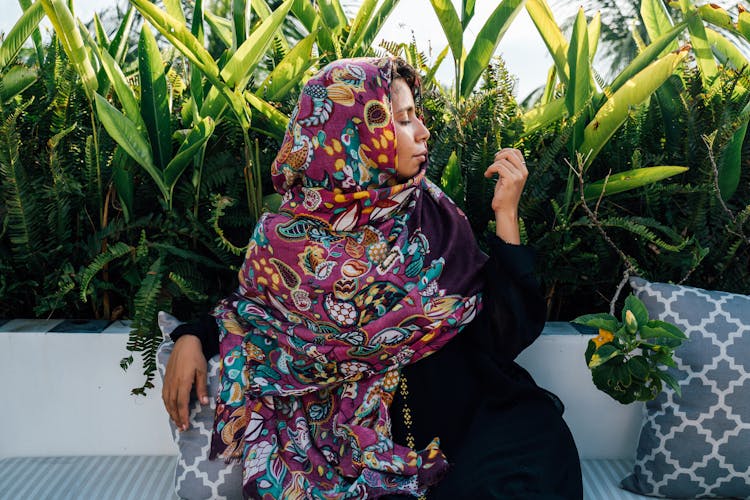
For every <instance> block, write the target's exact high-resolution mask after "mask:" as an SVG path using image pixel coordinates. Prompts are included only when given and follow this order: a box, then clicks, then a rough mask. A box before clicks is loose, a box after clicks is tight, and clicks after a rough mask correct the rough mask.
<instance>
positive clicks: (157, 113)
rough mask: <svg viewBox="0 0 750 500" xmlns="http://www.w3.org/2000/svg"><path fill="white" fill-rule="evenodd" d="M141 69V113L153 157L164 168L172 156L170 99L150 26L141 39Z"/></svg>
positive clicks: (159, 54)
mask: <svg viewBox="0 0 750 500" xmlns="http://www.w3.org/2000/svg"><path fill="white" fill-rule="evenodd" d="M138 63H139V64H138V66H139V68H138V72H139V74H140V80H141V116H142V117H143V122H144V123H145V124H146V132H147V133H148V137H149V140H150V141H151V150H152V151H153V152H154V160H155V163H156V165H157V167H159V168H160V169H164V168H165V167H166V166H167V164H168V163H169V159H170V158H171V157H172V126H171V123H170V120H171V118H170V115H169V105H168V99H167V78H166V76H165V75H164V61H162V58H161V53H160V52H159V46H158V45H157V44H156V38H155V37H154V35H153V33H151V29H150V28H149V27H148V26H144V27H143V29H141V37H140V40H139V42H138Z"/></svg>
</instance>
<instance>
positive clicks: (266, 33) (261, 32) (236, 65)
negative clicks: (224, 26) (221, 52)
mask: <svg viewBox="0 0 750 500" xmlns="http://www.w3.org/2000/svg"><path fill="white" fill-rule="evenodd" d="M292 2H293V0H286V1H285V2H284V3H283V4H281V6H280V7H279V8H278V9H276V10H275V11H274V13H273V14H272V15H271V16H270V17H268V18H267V19H266V20H265V21H263V22H262V23H261V24H260V25H259V26H258V27H257V28H256V29H255V30H253V32H252V34H251V35H250V36H249V37H248V38H247V40H245V42H244V43H243V44H242V45H241V46H240V47H238V48H237V51H236V52H235V53H234V54H233V55H232V57H231V58H230V59H229V61H227V63H226V65H224V67H223V68H222V70H221V77H222V78H223V79H224V81H225V82H226V83H227V85H229V86H230V87H232V88H236V89H244V88H245V86H246V85H247V82H248V81H249V80H250V77H251V76H252V74H253V71H254V70H255V67H256V66H257V65H258V63H259V62H260V61H261V59H262V58H263V56H264V55H265V53H266V50H268V47H269V46H270V45H271V41H272V40H273V34H274V32H275V31H276V30H277V29H278V28H279V26H281V23H283V22H284V18H285V17H286V15H287V13H288V12H289V9H290V8H291V7H292Z"/></svg>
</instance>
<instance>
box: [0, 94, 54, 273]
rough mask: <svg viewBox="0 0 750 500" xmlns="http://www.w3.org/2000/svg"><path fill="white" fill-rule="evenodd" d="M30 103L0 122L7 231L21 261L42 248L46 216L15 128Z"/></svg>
mask: <svg viewBox="0 0 750 500" xmlns="http://www.w3.org/2000/svg"><path fill="white" fill-rule="evenodd" d="M30 104H31V102H26V103H24V104H22V105H21V106H20V107H19V108H17V109H16V110H14V111H13V112H12V113H11V114H10V115H9V116H8V117H7V118H6V119H5V120H4V121H3V123H2V125H0V179H2V184H0V196H2V199H3V201H4V204H5V210H6V215H5V217H6V221H4V222H3V224H4V225H5V224H7V228H8V229H7V232H8V236H9V239H10V243H11V250H12V251H13V253H14V254H15V257H16V259H17V260H18V262H24V263H26V262H29V261H30V259H31V257H32V256H33V255H35V254H36V252H37V251H39V250H40V249H39V247H38V246H37V244H38V243H39V242H40V241H41V235H42V234H43V230H42V227H41V224H40V222H41V221H43V220H44V217H42V216H41V213H40V207H39V205H38V197H37V192H36V190H37V189H38V188H39V186H38V185H37V184H38V182H35V181H34V179H31V178H29V176H28V175H27V173H26V171H25V168H24V166H23V164H22V163H21V158H20V147H21V138H20V135H19V133H18V130H17V129H16V125H17V121H18V118H19V117H20V116H21V114H22V113H23V111H24V110H25V109H26V108H27V107H28V106H29V105H30Z"/></svg>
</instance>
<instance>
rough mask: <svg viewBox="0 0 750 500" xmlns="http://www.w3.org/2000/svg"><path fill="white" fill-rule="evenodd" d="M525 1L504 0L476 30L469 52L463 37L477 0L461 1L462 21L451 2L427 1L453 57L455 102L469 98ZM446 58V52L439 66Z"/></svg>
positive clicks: (439, 59)
mask: <svg viewBox="0 0 750 500" xmlns="http://www.w3.org/2000/svg"><path fill="white" fill-rule="evenodd" d="M524 2H525V0H503V1H502V2H500V3H499V4H498V5H497V7H495V10H494V11H493V12H492V13H491V14H490V16H489V17H488V18H487V21H485V23H484V26H482V28H481V29H480V30H479V32H478V34H477V38H476V40H475V42H474V45H472V47H471V49H469V50H468V52H467V50H466V49H468V47H466V46H465V39H464V33H465V32H466V29H467V28H468V26H469V23H470V22H471V20H472V18H473V17H474V10H475V7H476V0H462V1H461V17H460V18H459V15H458V12H456V9H455V7H454V6H453V2H451V1H450V0H430V3H431V4H432V8H433V9H434V10H435V14H437V17H438V20H439V21H440V25H441V27H442V28H443V33H444V34H445V36H446V38H447V39H448V47H449V48H450V52H451V55H452V57H453V67H454V71H455V75H456V82H455V96H454V99H455V102H456V103H459V102H460V101H461V99H466V98H468V97H469V96H470V95H471V94H472V92H473V91H474V88H475V87H476V85H477V82H479V78H480V77H481V76H482V74H483V73H484V71H485V69H486V68H487V66H488V65H489V63H490V60H491V59H492V57H493V55H494V53H495V49H496V48H497V46H498V44H499V43H500V40H501V39H502V37H503V35H505V32H506V31H507V30H508V27H509V26H510V24H511V23H512V22H513V19H515V17H516V16H517V15H518V13H519V12H520V11H521V8H522V7H523V4H524ZM443 57H445V51H443V52H442V53H441V55H440V56H439V57H438V63H440V62H442V58H443Z"/></svg>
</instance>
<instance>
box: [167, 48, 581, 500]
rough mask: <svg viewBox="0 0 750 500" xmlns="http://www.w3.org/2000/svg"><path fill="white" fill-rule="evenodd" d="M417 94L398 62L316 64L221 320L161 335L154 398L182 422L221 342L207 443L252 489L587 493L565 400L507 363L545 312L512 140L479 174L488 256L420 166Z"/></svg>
mask: <svg viewBox="0 0 750 500" xmlns="http://www.w3.org/2000/svg"><path fill="white" fill-rule="evenodd" d="M418 95H419V78H418V76H417V73H416V72H415V71H414V69H413V68H411V67H410V66H408V65H407V64H406V63H404V62H403V61H401V60H399V59H391V58H383V59H351V60H341V61H337V62H334V63H332V64H330V65H328V66H327V67H325V68H324V69H323V70H321V71H320V72H319V73H318V74H317V75H316V76H314V77H313V78H312V79H311V80H310V81H309V82H308V83H307V84H306V85H305V87H304V89H303V93H302V95H301V97H300V101H299V104H298V106H297V107H296V108H295V111H294V112H293V114H292V117H291V120H290V124H289V127H288V130H287V133H286V135H285V138H284V142H283V144H282V146H281V149H280V151H279V154H278V156H277V158H276V160H275V161H274V163H273V165H272V175H273V179H274V184H275V187H276V189H277V191H279V193H281V194H282V195H283V203H282V206H281V209H280V210H279V213H278V214H264V216H263V217H262V218H261V220H260V221H259V222H258V224H257V226H256V228H255V232H254V234H253V237H252V238H251V240H250V243H249V248H248V251H247V255H246V259H245V263H244V265H243V267H242V269H241V271H240V273H239V282H240V286H239V289H238V291H237V292H236V293H235V294H234V295H232V296H230V297H228V298H227V299H225V300H224V301H222V302H221V303H220V304H219V306H218V307H217V308H216V310H215V311H214V316H215V317H216V319H217V321H216V322H213V323H211V322H209V323H204V325H203V326H200V325H197V326H196V325H186V326H183V327H181V328H180V329H178V330H176V331H175V333H174V334H173V338H175V337H177V338H176V339H175V340H176V342H175V348H174V351H173V353H172V356H171V359H170V361H169V364H168V366H167V371H166V376H165V382H164V390H163V398H164V401H165V406H166V407H167V410H168V412H169V414H170V416H171V418H172V419H173V420H174V421H175V423H176V424H177V425H178V427H180V428H183V429H185V428H187V398H188V393H189V391H190V387H191V385H192V384H193V381H195V384H196V388H197V393H198V395H199V397H200V399H201V400H202V402H204V403H206V402H207V401H208V400H207V395H206V390H205V357H204V354H205V355H212V354H215V353H216V352H217V351H220V353H221V357H222V389H221V391H220V394H219V395H218V397H217V413H216V425H215V429H214V439H213V443H212V450H211V455H212V457H222V458H224V459H225V460H233V459H234V460H242V461H243V467H244V494H245V495H246V496H247V497H251V498H256V497H263V498H335V499H338V498H375V497H382V496H388V495H411V496H422V495H425V494H429V497H430V498H433V497H434V498H524V499H529V498H580V497H581V496H582V493H581V478H580V469H579V465H578V455H577V451H576V448H575V445H574V443H573V440H572V438H571V436H570V432H569V431H568V429H567V427H566V426H565V424H564V422H563V420H562V418H561V416H560V415H561V412H562V410H561V405H560V403H559V401H558V400H557V398H555V397H554V396H553V395H551V394H549V393H547V392H546V391H544V390H542V389H540V388H538V387H537V386H536V385H535V384H534V382H533V380H532V379H531V377H530V376H529V375H528V374H527V373H526V372H525V371H524V370H522V369H521V368H520V367H519V366H517V365H516V364H515V363H514V362H513V359H514V358H515V357H516V355H517V354H518V353H519V352H520V351H521V350H522V349H524V348H525V347H526V346H528V345H529V344H530V343H531V342H532V341H533V340H534V339H535V338H536V337H537V336H538V335H539V333H540V331H541V328H542V325H543V323H544V318H545V311H544V302H543V300H542V297H541V296H540V295H539V290H538V286H537V283H536V281H535V280H534V278H533V275H532V263H533V256H532V253H531V251H530V250H529V249H528V248H526V247H523V246H520V235H519V228H518V222H517V210H518V202H519V198H520V195H521V192H522V190H523V186H524V183H525V181H526V177H527V170H526V166H525V161H524V159H523V156H522V155H521V153H520V152H519V151H518V150H515V149H503V150H502V151H500V152H498V153H497V154H496V156H495V161H494V163H492V165H490V166H489V167H488V168H487V170H486V172H485V176H486V177H488V178H489V177H492V176H494V175H497V176H498V180H497V182H496V184H495V192H494V197H493V199H492V209H493V211H494V213H495V220H496V235H492V236H491V237H490V238H489V240H488V244H489V247H490V249H491V252H490V256H489V257H488V256H486V255H484V254H483V253H482V252H481V251H480V250H479V248H478V246H477V245H476V243H475V240H474V237H473V235H472V232H471V230H470V227H469V224H468V221H467V220H466V218H465V216H464V215H463V214H462V213H461V211H460V210H459V209H458V208H457V207H456V206H455V205H454V204H453V203H452V202H451V201H450V200H449V199H448V198H447V197H445V195H444V194H443V193H442V192H441V191H440V190H439V189H438V188H437V187H435V186H434V185H433V184H431V183H430V182H429V181H427V180H426V178H425V176H424V174H425V169H426V165H427V140H428V138H429V136H430V133H429V131H428V130H427V128H426V127H425V126H424V124H423V123H422V121H421V119H420V118H419V116H418V110H417V107H416V105H415V97H418ZM216 324H218V329H219V332H220V333H219V335H216V327H215V326H213V325H216ZM215 338H220V339H221V342H220V348H218V349H217V347H216V341H215ZM201 349H203V351H204V352H201Z"/></svg>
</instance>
